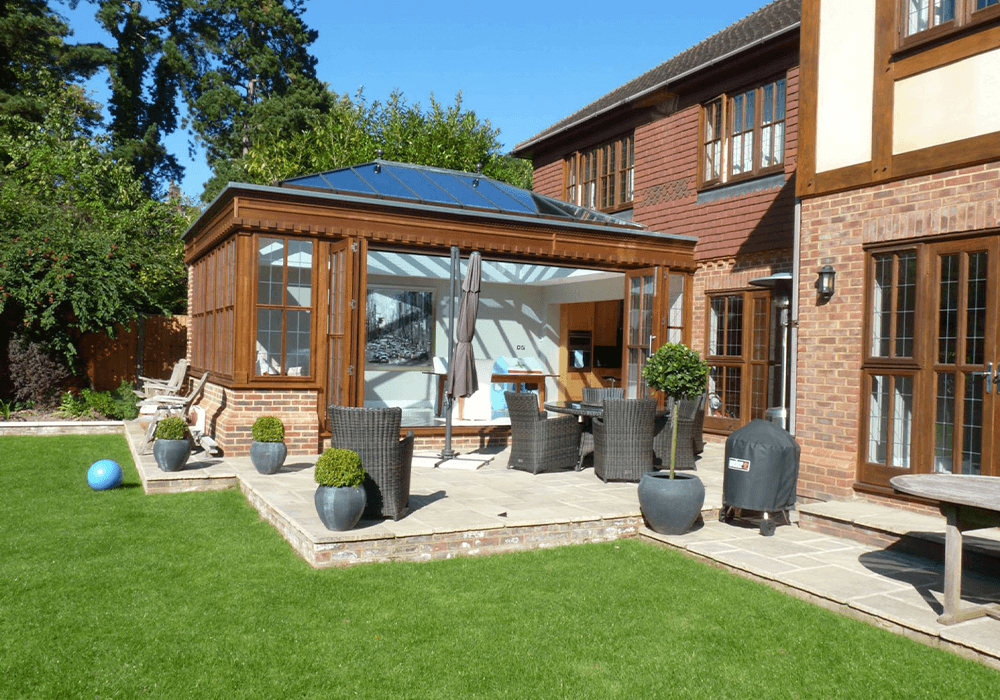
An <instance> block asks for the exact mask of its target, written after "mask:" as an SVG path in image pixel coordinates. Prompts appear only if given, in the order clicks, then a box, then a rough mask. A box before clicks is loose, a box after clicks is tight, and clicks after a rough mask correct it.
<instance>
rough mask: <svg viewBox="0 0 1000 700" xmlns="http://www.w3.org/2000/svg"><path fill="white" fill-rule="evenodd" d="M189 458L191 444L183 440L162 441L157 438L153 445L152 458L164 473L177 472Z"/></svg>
mask: <svg viewBox="0 0 1000 700" xmlns="http://www.w3.org/2000/svg"><path fill="white" fill-rule="evenodd" d="M190 456H191V443H190V442H188V440H187V439H184V440H164V439H163V438H158V439H157V440H156V441H155V442H154V443H153V458H154V459H156V465H157V466H158V467H159V468H160V469H162V470H163V471H165V472H179V471H180V470H181V469H183V468H184V465H185V464H187V461H188V457H190Z"/></svg>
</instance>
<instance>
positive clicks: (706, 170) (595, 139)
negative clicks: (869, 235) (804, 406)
mask: <svg viewBox="0 0 1000 700" xmlns="http://www.w3.org/2000/svg"><path fill="white" fill-rule="evenodd" d="M799 22H800V2H799V0H776V1H775V2H772V3H771V4H769V5H767V6H766V7H764V8H762V9H760V10H758V11H757V12H754V13H753V14H751V15H749V16H747V17H746V18H744V19H742V20H740V21H739V22H736V23H735V24H733V25H731V26H729V27H727V28H725V29H723V30H721V31H720V32H718V33H717V34H715V35H713V36H711V37H709V38H708V39H706V40H704V41H702V42H701V43H699V44H697V45H696V46H694V47H692V48H690V49H688V50H687V51H684V52H683V53H680V54H678V55H677V56H674V57H673V58H671V59H669V60H668V61H666V62H665V63H663V64H661V65H659V66H657V67H655V68H653V69H652V70H650V71H648V72H647V73H645V74H643V75H641V76H639V77H638V78H636V79H635V80H632V81H631V82H629V83H627V84H625V85H623V86H621V87H620V88H618V89H616V90H614V91H612V92H610V93H608V94H607V95H605V96H604V97H602V98H600V99H598V100H597V101H595V102H593V103H592V104H589V105H587V106H585V107H583V108H582V109H580V110H579V111H577V112H575V113H574V114H571V115H570V116H568V117H566V118H565V119H563V120H561V121H560V122H558V123H556V124H554V125H552V126H551V127H549V128H547V129H545V130H544V131H542V132H541V133H539V134H538V135H536V136H534V137H532V138H531V139H529V140H527V141H525V142H524V143H521V144H519V145H518V146H517V147H516V148H515V149H514V151H513V152H514V154H515V155H517V156H519V157H523V158H530V159H531V160H532V162H533V165H534V188H535V190H536V191H538V192H540V193H542V194H545V195H548V196H552V197H555V198H558V199H563V200H567V201H570V202H573V203H575V204H578V205H580V206H583V207H588V208H594V209H599V210H601V211H604V212H607V213H612V214H615V215H617V216H620V217H622V218H626V219H630V220H634V221H636V222H639V223H642V224H645V225H647V226H649V227H650V228H652V229H654V230H658V231H664V232H669V233H672V234H684V235H689V236H694V237H696V238H697V244H696V247H695V251H694V259H695V263H696V270H695V273H694V275H693V278H692V279H691V293H690V294H688V297H689V301H688V304H689V306H688V308H686V309H684V310H683V311H682V310H680V309H675V308H674V304H673V303H672V298H673V296H674V290H673V289H672V288H670V287H669V286H668V284H667V283H666V282H665V281H661V280H660V279H658V278H657V277H656V276H655V275H653V274H651V275H650V276H649V277H648V278H647V282H648V283H649V284H650V285H651V286H655V285H656V284H657V283H661V284H660V287H659V289H657V290H656V292H655V296H656V297H658V298H659V299H660V302H659V303H660V308H657V305H656V304H655V303H654V304H652V305H651V309H650V313H651V314H652V315H654V316H656V315H657V314H660V315H662V316H663V317H664V318H666V319H667V324H666V325H667V326H668V332H666V333H664V332H658V331H657V330H656V329H657V328H658V327H662V326H658V325H657V323H656V321H655V320H654V322H653V324H652V330H651V332H650V334H649V337H646V336H644V335H643V336H641V337H639V338H638V339H631V340H630V339H629V338H628V334H626V340H625V342H626V345H629V344H630V343H633V344H634V345H636V347H637V351H638V352H640V353H647V354H648V350H649V348H655V347H657V346H659V345H661V344H662V343H663V342H664V340H683V341H685V342H687V343H689V344H690V345H691V347H693V348H695V349H696V350H698V351H699V352H700V353H701V354H702V356H703V357H705V359H706V360H707V362H708V364H709V366H710V369H711V375H710V383H709V391H710V402H709V407H708V409H707V412H706V418H705V430H706V432H709V433H716V434H719V435H725V434H728V433H729V432H731V431H732V430H733V429H735V428H737V427H739V426H740V425H743V424H745V423H747V422H749V421H750V420H751V419H753V418H764V417H770V418H772V419H774V420H782V416H783V415H785V414H786V413H787V407H788V406H789V405H790V403H791V401H792V399H793V397H792V396H791V392H790V386H791V378H792V377H791V370H792V367H793V361H792V353H791V350H792V349H793V348H794V342H793V341H790V340H789V335H790V333H791V332H792V331H793V327H792V325H791V324H790V323H789V320H790V318H789V310H790V308H792V306H791V305H792V302H793V299H792V297H793V295H794V291H795V290H794V286H793V284H792V272H793V267H794V265H793V260H794V256H793V253H794V238H795V213H796V203H795V194H794V193H795V170H796V161H797V158H798V131H799V128H798V123H799V119H798V115H799ZM629 299H630V297H629V294H628V292H626V304H627V305H631V304H633V303H634V302H631V301H629ZM675 314H676V315H678V316H679V315H685V316H686V317H687V318H689V319H690V321H688V322H686V323H685V324H682V325H683V326H684V332H683V333H678V334H673V335H672V334H671V333H670V332H669V327H672V326H673V321H670V320H669V319H671V318H672V317H673V316H674V315H675ZM688 326H689V327H688ZM657 336H659V338H657ZM626 365H627V363H626Z"/></svg>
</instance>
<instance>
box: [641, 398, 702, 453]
mask: <svg viewBox="0 0 1000 700" xmlns="http://www.w3.org/2000/svg"><path fill="white" fill-rule="evenodd" d="M676 405H677V406H678V413H677V416H678V422H677V454H676V462H675V463H674V467H675V468H676V469H695V468H696V467H695V455H698V454H700V453H701V452H702V451H703V450H704V449H705V441H704V439H703V438H702V434H701V433H702V426H703V425H704V422H705V397H704V396H699V397H698V398H697V399H695V400H693V401H687V400H681V401H677V402H676ZM671 430H673V426H671V425H670V414H669V413H668V414H667V415H665V416H663V417H660V418H657V419H656V426H655V428H654V434H653V463H654V464H655V465H656V467H657V468H669V467H670V444H671V432H670V431H671Z"/></svg>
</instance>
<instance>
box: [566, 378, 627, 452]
mask: <svg viewBox="0 0 1000 700" xmlns="http://www.w3.org/2000/svg"><path fill="white" fill-rule="evenodd" d="M623 398H625V390H624V389H623V388H621V387H615V388H613V389H609V388H606V387H600V386H585V387H583V403H585V404H589V405H594V406H600V405H602V404H603V403H604V399H623ZM582 426H583V427H582V431H583V432H582V433H581V435H580V460H579V461H578V462H577V463H576V469H577V471H580V470H581V469H583V458H584V457H586V456H587V455H589V454H593V452H594V426H593V423H592V422H591V419H590V418H584V419H583V423H582Z"/></svg>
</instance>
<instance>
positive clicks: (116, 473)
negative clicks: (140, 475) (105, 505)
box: [87, 459, 122, 491]
mask: <svg viewBox="0 0 1000 700" xmlns="http://www.w3.org/2000/svg"><path fill="white" fill-rule="evenodd" d="M87 483H88V484H89V485H90V488H92V489H94V490H95V491H105V490H107V489H113V488H114V487H115V486H118V485H119V484H121V483H122V468H121V466H119V464H118V462H116V461H114V460H113V459H99V460H97V461H96V462H94V463H93V464H91V465H90V469H88V470H87Z"/></svg>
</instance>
